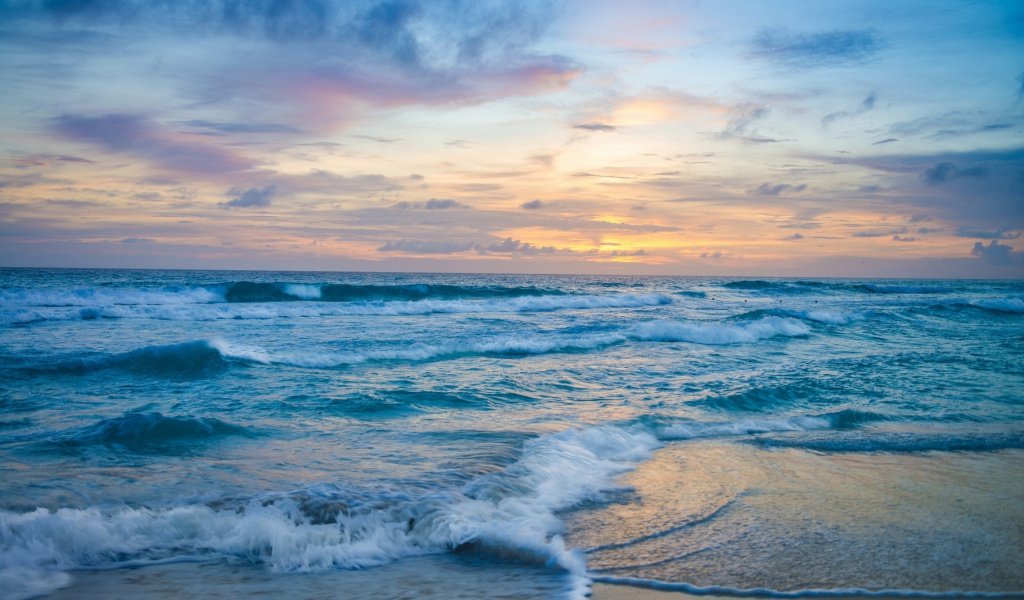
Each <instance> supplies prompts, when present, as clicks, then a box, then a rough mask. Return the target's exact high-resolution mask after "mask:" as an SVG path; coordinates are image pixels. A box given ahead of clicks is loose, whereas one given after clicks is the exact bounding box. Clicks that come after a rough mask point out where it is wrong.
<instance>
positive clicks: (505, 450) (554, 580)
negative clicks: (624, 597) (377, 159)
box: [0, 269, 1024, 598]
mask: <svg viewBox="0 0 1024 600" xmlns="http://www.w3.org/2000/svg"><path fill="white" fill-rule="evenodd" d="M0 374H2V375H0V381H2V383H0V477H2V478H3V481H4V484H3V486H2V487H0V509H2V510H0V583H2V584H3V585H2V586H0V587H2V588H3V589H5V590H7V591H6V592H5V593H7V594H9V595H10V597H12V598H26V597H32V596H33V595H37V594H46V593H49V592H52V591H53V590H56V589H60V588H61V587H62V586H66V585H69V582H70V581H72V580H77V581H78V582H79V583H78V584H75V585H79V584H81V583H82V582H83V581H93V582H95V581H96V578H97V577H101V578H104V580H105V581H106V580H109V581H113V580H114V579H116V577H114V576H113V575H109V574H107V575H104V573H106V571H103V572H100V571H97V570H99V569H112V568H120V567H134V566H139V565H146V564H152V563H168V562H170V563H174V562H181V561H192V562H195V561H199V562H200V563H201V564H204V565H206V566H205V567H204V568H205V569H207V570H205V571H203V570H198V571H196V568H195V567H194V566H193V567H190V568H192V570H193V571H195V572H196V573H215V572H216V573H223V572H225V571H224V569H228V570H230V569H235V571H234V572H237V573H248V575H245V576H244V577H243V579H245V580H246V581H249V583H247V584H245V585H249V586H250V589H251V591H254V592H258V591H259V590H264V591H265V592H266V593H272V592H271V591H270V590H272V589H275V588H274V586H278V585H281V583H280V582H281V581H284V580H282V579H281V578H285V579H286V580H287V581H302V582H306V584H302V583H299V584H294V585H299V586H302V585H309V586H313V587H315V586H317V585H320V582H323V581H325V579H324V578H325V577H328V576H329V578H334V577H338V578H347V579H346V582H347V583H346V589H347V590H349V591H350V592H351V593H353V594H355V593H356V591H354V590H363V591H364V592H365V593H366V594H373V593H374V591H375V590H376V591H377V593H378V594H379V593H383V592H380V590H382V589H384V587H382V586H386V587H387V590H390V591H388V592H387V593H385V595H384V596H380V595H378V596H377V597H396V598H397V597H404V596H403V594H406V593H407V592H408V593H409V594H413V595H415V593H416V591H417V589H419V588H420V587H421V584H418V583H412V582H413V581H415V580H416V577H417V576H416V575H415V574H416V573H418V572H419V571H421V570H424V569H423V568H421V567H422V565H424V564H429V565H433V566H431V567H429V568H426V569H425V571H426V572H430V573H432V574H437V573H449V575H450V577H451V581H453V582H454V581H456V580H459V578H460V577H463V578H464V579H466V581H469V582H472V581H474V580H479V579H480V577H481V576H479V575H476V574H474V575H472V576H467V575H466V573H477V571H479V572H480V573H489V574H488V575H482V577H484V579H485V580H491V579H493V580H494V581H506V582H507V583H505V584H501V585H502V586H506V587H507V589H509V590H511V589H513V588H514V589H517V590H519V592H516V594H518V596H516V597H537V598H545V597H560V596H565V597H573V596H576V597H579V596H581V595H582V594H584V593H585V592H586V590H587V587H588V585H589V582H590V581H591V580H598V581H602V580H603V581H610V582H614V581H634V582H641V583H644V582H646V583H648V584H650V585H658V586H662V587H664V586H678V587H679V589H691V591H692V590H693V589H694V588H702V589H714V590H720V589H724V590H726V591H728V590H745V589H755V588H760V589H762V590H764V591H768V592H770V591H774V592H787V593H789V592H800V591H801V590H812V589H817V590H849V589H861V590H868V591H879V590H903V591H919V592H934V593H945V592H954V591H955V592H990V593H1012V592H1021V591H1024V579H1022V577H1021V576H1020V573H1021V572H1024V568H1022V565H1024V551H1022V550H1021V548H1024V545H1022V544H1021V542H1022V541H1024V518H1022V517H1024V515H1022V509H1021V506H1022V503H1021V502H1020V499H1021V498H1022V497H1024V489H1022V487H1021V485H1022V484H1021V479H1020V473H1022V472H1024V470H1022V468H1021V467H1022V466H1024V459H1022V456H1024V450H1022V449H1024V410H1022V405H1024V284H1022V283H1020V282H1012V281H984V282H978V281H891V280H886V281H866V280H863V281H862V280H841V279H835V280H830V279H815V280H788V279H787V280H781V279H771V280H753V279H747V280H743V279H730V278H682V277H680V278H653V277H637V278H628V277H610V278H601V277H566V276H497V275H493V276H487V275H414V274H409V275H403V274H349V273H263V272H224V271H221V272H192V271H123V270H45V269H5V270H0ZM424 561H426V562H424ZM229 567H230V569H229ZM165 569H166V567H165ZM353 569H366V570H365V571H363V570H359V571H353ZM118 572H119V573H120V571H118ZM133 572H134V571H133ZM151 572H152V573H154V574H155V573H157V572H158V571H156V570H153V571H151ZM159 572H161V573H162V572H163V571H159ZM172 572H173V571H172ZM137 573H139V577H140V581H145V580H146V577H145V576H144V575H145V573H147V569H145V568H142V569H139V570H138V571H137ZM396 573H406V575H407V576H397V575H395V574H396ZM410 573H411V574H413V575H408V574H410ZM460 573H461V574H462V575H460ZM306 574H308V575H306ZM357 574H358V575H357ZM432 576H433V575H432ZM217 577H221V575H217ZM150 579H153V578H152V577H150ZM194 579H195V580H196V581H202V580H203V578H202V577H200V576H195V577H194ZM214 579H216V577H215V578H214ZM513 580H515V583H512V581H513ZM162 581H167V579H166V578H164V579H163V580H162ZM211 581H213V580H212V579H211ZM400 581H406V582H408V583H406V584H402V583H396V582H400ZM161 585H163V584H161ZM209 585H210V586H214V584H213V583H209ZM232 585H234V584H232ZM238 585H242V584H238ZM289 585H292V584H289ZM422 585H427V584H422ZM473 585H474V584H472V583H467V584H466V586H464V588H465V589H464V590H463V588H462V587H459V585H455V584H452V586H450V589H448V590H447V591H448V592H449V594H450V596H449V597H460V596H461V597H467V598H469V597H479V590H476V591H472V590H473V589H474V588H473ZM137 587H138V590H134V591H132V592H130V593H128V594H127V595H129V596H130V595H135V596H136V597H138V596H140V595H141V596H146V595H151V596H152V597H159V595H160V594H161V593H163V592H160V591H159V589H158V588H159V586H155V585H154V584H152V582H150V583H148V584H143V583H139V584H138V586H137ZM427 587H429V586H427ZM73 589H77V590H79V591H81V589H84V588H73ZM211 589H212V588H211ZM310 589H312V588H310ZM423 589H426V588H423ZM458 590H463V592H464V593H463V592H460V591H458ZM525 590H532V591H525ZM420 591H422V589H421V590H420ZM83 593H84V592H83ZM360 593H363V592H360ZM452 595H454V596H452ZM350 597H357V596H350ZM410 597H412V596H410Z"/></svg>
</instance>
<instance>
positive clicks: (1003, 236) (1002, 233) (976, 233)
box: [953, 227, 1021, 240]
mask: <svg viewBox="0 0 1024 600" xmlns="http://www.w3.org/2000/svg"><path fill="white" fill-rule="evenodd" d="M953 235H955V236H957V237H966V238H981V239H983V240H1015V239H1017V238H1019V237H1020V236H1021V232H1020V231H1011V230H1010V229H1007V228H1005V227H1004V228H1003V229H998V230H996V231H984V230H980V229H974V228H972V227H960V228H959V229H957V230H956V232H955V233H954V234H953Z"/></svg>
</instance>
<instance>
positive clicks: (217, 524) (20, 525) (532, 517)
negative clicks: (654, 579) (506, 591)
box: [0, 427, 659, 598]
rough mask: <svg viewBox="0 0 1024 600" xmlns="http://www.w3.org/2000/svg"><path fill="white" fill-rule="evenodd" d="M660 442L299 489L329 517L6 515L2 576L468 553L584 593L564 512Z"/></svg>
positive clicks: (48, 585) (29, 584) (298, 567)
mask: <svg viewBox="0 0 1024 600" xmlns="http://www.w3.org/2000/svg"><path fill="white" fill-rule="evenodd" d="M658 445H659V442H658V441H657V439H655V437H654V436H653V435H651V434H650V433H647V432H643V431H629V430H625V429H621V428H614V427H595V428H590V429H584V430H570V431H564V432H562V433H559V434H555V435H548V436H543V437H541V438H538V439H535V440H533V441H531V442H529V443H527V444H526V446H525V447H524V449H523V453H522V456H521V458H520V459H519V460H518V461H517V462H515V463H513V464H512V465H510V466H509V467H507V468H506V469H504V470H503V471H499V472H496V473H491V474H489V475H485V476H483V477H480V478H477V479H476V480H473V481H471V482H470V483H469V484H467V485H466V486H465V487H464V488H463V489H462V490H459V491H452V492H449V493H438V494H431V495H421V496H406V495H396V494H377V495H376V496H373V497H370V498H369V501H368V502H367V501H366V500H367V498H366V497H365V495H364V497H363V498H362V499H354V498H352V497H351V495H350V496H349V497H346V496H345V494H344V492H345V490H344V489H343V488H338V487H332V486H322V488H321V489H319V490H312V489H311V490H310V491H308V492H306V493H304V494H298V496H301V497H304V498H305V499H306V500H307V501H308V499H309V498H310V497H314V496H315V497H317V498H321V499H325V498H326V499H329V500H330V502H327V503H326V504H324V505H323V509H322V510H328V509H331V508H332V507H333V512H332V513H331V515H330V516H331V517H332V518H331V519H328V520H327V521H328V522H324V520H323V519H320V520H317V519H316V518H313V517H311V516H310V515H309V514H308V508H309V507H308V503H307V505H303V502H302V500H301V498H297V495H296V494H290V495H277V496H260V497H256V498H253V499H252V500H251V501H249V502H248V503H244V504H238V505H235V506H231V507H228V508H221V509H216V508H213V507H211V506H207V505H199V504H189V505H185V506H179V507H174V508H121V509H115V510H109V509H100V508H97V507H93V508H87V509H68V508H65V509H59V510H56V511H52V512H51V511H49V510H46V509H42V508H40V509H37V510H35V511H32V512H28V513H16V512H12V511H6V510H0V540H2V542H3V543H2V544H0V581H2V582H4V583H5V584H6V585H7V587H6V588H5V593H6V594H9V595H10V596H9V597H12V598H29V597H32V596H35V595H38V594H40V593H46V592H49V591H52V590H54V589H56V588H58V587H60V586H62V585H65V584H66V583H67V578H66V576H63V574H62V573H61V572H62V571H66V570H68V569H74V568H83V567H84V568H89V567H111V566H128V565H137V564H144V563H147V562H152V561H164V562H166V561H173V560H208V559H216V558H222V559H231V560H244V561H248V562H253V563H255V564H262V565H265V566H266V567H268V568H269V569H271V570H273V571H279V572H315V571H324V570H328V569H334V568H366V567H373V566H377V565H381V564H385V563H388V562H390V561H393V560H396V559H399V558H402V557H407V556H414V555H421V554H435V553H442V552H447V551H451V550H454V549H457V548H460V547H467V546H468V547H471V548H475V549H477V550H478V551H482V552H489V553H497V554H500V555H502V556H506V557H508V556H513V557H518V558H519V559H521V560H525V561H529V562H538V563H542V564H548V565H550V566H553V567H558V568H561V569H564V570H565V571H567V572H568V573H569V574H570V576H571V577H572V578H573V580H574V596H575V597H578V598H582V597H584V595H585V593H586V591H587V586H588V583H589V582H588V580H587V579H586V565H585V562H584V558H583V554H582V553H581V552H579V551H578V550H571V549H567V548H566V547H565V544H564V542H563V540H562V538H561V537H560V536H559V535H558V531H559V530H560V528H561V523H560V521H559V520H558V518H557V517H556V516H555V513H556V511H559V510H564V509H567V508H570V507H572V506H574V505H576V504H578V503H580V502H582V501H585V500H594V499H599V498H600V497H601V493H602V492H603V491H605V490H610V489H614V481H615V478H616V477H617V476H618V475H620V474H621V473H623V472H625V471H626V470H628V469H630V468H631V465H632V464H633V463H635V462H637V461H640V460H644V459H645V458H647V456H648V455H649V454H650V452H651V451H653V450H654V449H655V448H657V447H658ZM324 487H326V488H328V489H327V493H325V492H324V489H323V488H324ZM332 496H333V497H332ZM322 510H321V511H320V514H323V512H322ZM304 511H306V512H304Z"/></svg>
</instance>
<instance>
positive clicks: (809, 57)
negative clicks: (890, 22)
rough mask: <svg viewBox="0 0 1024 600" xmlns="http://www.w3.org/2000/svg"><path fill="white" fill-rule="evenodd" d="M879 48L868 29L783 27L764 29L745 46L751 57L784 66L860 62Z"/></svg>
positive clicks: (802, 66) (829, 65) (836, 64)
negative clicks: (808, 30) (794, 29)
mask: <svg viewBox="0 0 1024 600" xmlns="http://www.w3.org/2000/svg"><path fill="white" fill-rule="evenodd" d="M881 47H882V43H881V40H880V39H879V38H878V35H877V34H876V33H875V32H874V31H873V30H870V29H865V30H859V31H855V30H846V31H842V30H836V31H825V32H819V33H796V32H791V31H788V30H786V29H784V28H774V29H763V30H761V32H760V33H758V35H757V36H755V37H754V39H753V40H751V42H750V44H749V46H748V48H749V55H750V56H752V57H754V58H759V59H762V60H766V61H769V62H773V63H775V64H777V65H779V66H780V67H784V68H787V69H811V68H816V67H838V66H846V65H854V64H860V63H863V62H864V61H866V60H867V59H869V58H871V56H873V55H874V54H876V53H877V52H878V51H879V50H880V49H881ZM871 104H872V105H873V104H874V101H873V100H872V102H871Z"/></svg>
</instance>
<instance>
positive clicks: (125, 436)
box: [53, 412, 251, 452]
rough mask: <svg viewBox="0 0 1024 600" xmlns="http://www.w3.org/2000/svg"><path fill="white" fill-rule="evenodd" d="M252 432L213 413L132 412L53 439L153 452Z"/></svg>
mask: <svg viewBox="0 0 1024 600" xmlns="http://www.w3.org/2000/svg"><path fill="white" fill-rule="evenodd" d="M250 433H251V432H250V431H249V430H248V429H246V428H245V427H241V426H239V425H232V424H230V423H225V422H224V421H221V420H220V419H215V418H212V417H190V416H180V417H175V416H165V415H163V414H161V413H158V412H155V413H139V412H130V413H126V414H124V415H123V416H120V417H115V418H112V419H104V420H102V421H99V422H98V423H95V424H93V425H89V426H87V427H83V428H81V429H76V430H72V431H70V432H67V433H64V434H62V435H61V436H59V437H58V438H56V439H54V440H53V441H54V442H55V443H57V444H58V445H60V446H65V447H76V446H92V445H105V446H116V447H123V448H127V449H129V450H133V451H136V452H149V451H161V450H167V449H169V448H172V447H175V446H184V445H188V444H192V443H196V442H205V441H212V440H215V439H219V438H223V437H227V436H235V435H241V436H245V435H250Z"/></svg>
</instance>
